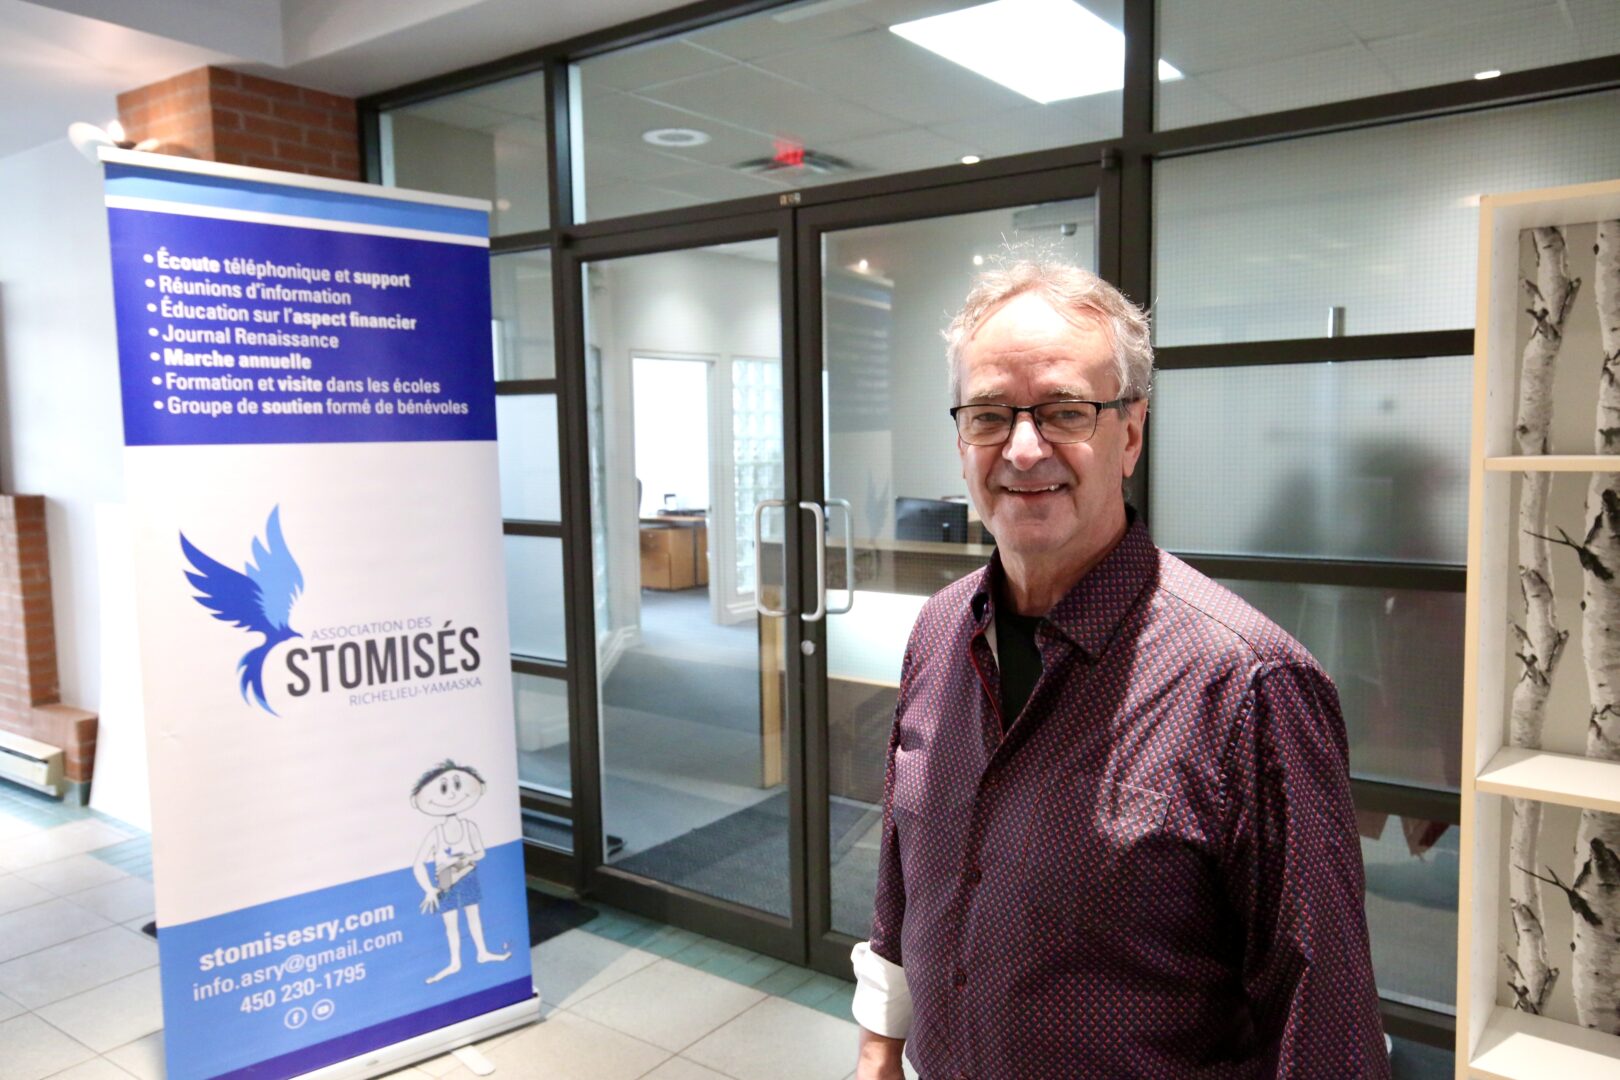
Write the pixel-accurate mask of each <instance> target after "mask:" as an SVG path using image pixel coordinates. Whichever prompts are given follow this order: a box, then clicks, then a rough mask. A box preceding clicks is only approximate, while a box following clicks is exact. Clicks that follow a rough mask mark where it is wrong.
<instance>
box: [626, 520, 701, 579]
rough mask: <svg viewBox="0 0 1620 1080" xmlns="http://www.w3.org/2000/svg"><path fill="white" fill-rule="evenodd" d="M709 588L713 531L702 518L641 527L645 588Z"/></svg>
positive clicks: (645, 522) (645, 523)
mask: <svg viewBox="0 0 1620 1080" xmlns="http://www.w3.org/2000/svg"><path fill="white" fill-rule="evenodd" d="M708 584H709V529H708V525H707V523H706V521H705V520H704V519H703V518H700V517H669V518H648V519H645V520H643V521H642V523H641V587H642V588H643V589H662V590H666V591H673V590H677V589H695V588H699V587H702V586H707V585H708Z"/></svg>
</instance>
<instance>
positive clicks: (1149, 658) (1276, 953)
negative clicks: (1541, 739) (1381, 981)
mask: <svg viewBox="0 0 1620 1080" xmlns="http://www.w3.org/2000/svg"><path fill="white" fill-rule="evenodd" d="M947 338H948V341H949V355H950V361H951V388H952V392H953V396H954V398H955V401H956V402H957V405H956V407H955V408H953V409H952V410H951V415H952V417H953V418H954V420H955V423H956V430H957V448H958V450H959V452H960V454H961V457H962V475H963V477H964V478H965V479H966V480H967V486H968V490H969V492H970V493H971V495H972V497H973V501H974V504H975V505H976V506H977V507H978V509H979V513H980V515H981V516H982V517H983V519H984V521H985V524H986V526H987V527H988V528H989V530H990V532H991V533H992V534H993V535H994V536H995V538H996V545H997V554H996V555H995V557H994V558H992V559H991V561H990V565H989V566H987V567H986V568H985V569H984V570H981V571H979V572H977V573H974V574H971V575H969V576H968V577H966V578H963V579H962V580H961V581H958V582H956V583H955V584H954V585H951V586H950V587H948V588H946V589H945V590H944V591H942V592H940V593H939V594H937V595H936V596H934V597H933V598H932V599H930V600H929V601H928V603H927V605H926V606H925V607H924V608H923V611H922V614H921V615H920V616H919V617H918V619H917V625H916V627H915V629H914V630H913V631H912V635H911V640H910V642H909V644H908V646H907V650H906V655H905V661H904V666H903V670H902V673H901V677H900V698H899V705H898V707H897V709H896V713H895V723H894V730H893V733H892V735H891V737H890V740H889V761H888V772H887V782H886V785H885V796H884V807H883V839H882V853H881V856H880V862H879V869H878V885H877V901H876V913H875V916H874V918H873V923H872V936H871V940H870V941H869V942H862V943H861V944H860V945H859V946H857V947H856V949H855V954H854V962H855V968H856V974H857V979H858V981H859V986H858V989H857V992H856V998H855V1009H854V1011H855V1018H856V1019H857V1020H858V1021H859V1022H860V1024H861V1027H862V1029H863V1030H862V1033H861V1048H860V1060H859V1069H858V1071H857V1074H856V1075H857V1076H858V1077H859V1078H860V1080H886V1078H890V1077H898V1076H900V1075H901V1065H900V1057H901V1053H902V1048H904V1050H905V1052H906V1053H907V1054H908V1056H909V1057H910V1059H911V1061H912V1063H913V1064H914V1065H915V1066H916V1068H917V1070H918V1072H919V1073H920V1074H921V1075H922V1077H923V1078H924V1080H960V1078H968V1077H972V1078H983V1080H1006V1078H1031V1080H1036V1078H1058V1077H1108V1078H1115V1077H1164V1078H1178V1077H1189V1078H1191V1077H1198V1078H1210V1080H1214V1078H1222V1080H1226V1078H1233V1080H1236V1078H1245V1080H1246V1078H1251V1077H1299V1078H1303V1077H1323V1078H1333V1080H1344V1078H1352V1077H1386V1076H1388V1064H1387V1059H1386V1056H1385V1050H1384V1041H1383V1037H1382V1032H1381V1028H1380V1024H1379V1017H1378V1001H1377V994H1376V990H1375V988H1374V986H1373V976H1372V965H1371V963H1370V960H1369V957H1368V948H1367V927H1366V919H1365V915H1364V912H1363V908H1362V868H1361V856H1360V847H1359V843H1358V840H1357V836H1356V827H1355V816H1354V811H1353V809H1352V806H1351V801H1350V788H1349V782H1348V775H1347V765H1346V762H1347V750H1346V744H1345V735H1344V722H1343V719H1342V717H1341V716H1340V713H1339V704H1338V695H1337V693H1336V692H1335V690H1334V688H1333V684H1332V682H1330V681H1329V679H1328V677H1327V675H1326V674H1324V673H1323V671H1322V669H1321V668H1320V667H1319V666H1318V665H1317V663H1316V661H1315V660H1313V659H1312V658H1311V656H1310V654H1309V653H1307V652H1306V651H1305V650H1304V648H1302V647H1301V646H1300V645H1299V644H1298V643H1297V642H1295V641H1294V640H1293V639H1292V638H1290V637H1289V636H1288V635H1287V634H1285V633H1283V632H1282V631H1281V630H1279V629H1278V628H1277V627H1276V626H1275V625H1273V624H1272V623H1271V622H1269V621H1268V620H1266V619H1265V618H1264V617H1263V616H1262V615H1260V614H1259V613H1258V612H1256V611H1255V610H1254V609H1252V608H1250V607H1249V606H1248V605H1246V604H1245V603H1243V601H1241V600H1239V599H1238V598H1237V597H1235V596H1234V595H1232V594H1231V593H1230V592H1228V591H1226V590H1225V589H1223V588H1221V587H1220V586H1218V585H1216V584H1215V583H1214V582H1212V581H1210V580H1209V579H1208V578H1205V577H1203V576H1202V575H1200V574H1198V573H1197V572H1196V571H1194V570H1192V569H1190V568H1189V567H1188V566H1186V565H1185V564H1184V563H1182V562H1180V561H1179V560H1177V559H1175V558H1174V557H1172V556H1170V555H1167V554H1166V553H1165V552H1163V551H1160V550H1159V549H1158V548H1157V547H1155V546H1154V545H1153V541H1152V540H1151V539H1150V538H1149V537H1148V532H1147V529H1146V528H1145V527H1144V526H1143V525H1142V523H1141V522H1140V521H1137V520H1136V519H1135V517H1134V515H1133V513H1132V511H1131V510H1130V509H1128V508H1127V507H1126V505H1125V501H1124V495H1123V484H1124V481H1125V479H1126V478H1127V477H1129V476H1130V475H1131V473H1132V471H1133V470H1134V469H1135V468H1136V464H1137V461H1138V459H1139V458H1140V456H1141V453H1142V430H1143V423H1144V421H1145V419H1146V413H1147V396H1148V390H1149V387H1150V384H1151V379H1152V368H1153V360H1152V349H1151V347H1150V345H1149V343H1148V327H1147V319H1146V317H1145V316H1144V315H1143V313H1142V312H1141V311H1139V310H1138V309H1137V308H1135V307H1134V306H1133V305H1132V304H1131V303H1130V302H1129V301H1128V300H1126V299H1125V298H1124V297H1123V296H1122V295H1120V293H1119V292H1118V291H1116V290H1115V289H1114V288H1112V287H1111V286H1109V285H1108V284H1107V283H1105V282H1103V281H1102V280H1100V279H1099V278H1097V277H1096V276H1095V275H1093V274H1090V273H1088V272H1086V271H1084V270H1078V269H1074V268H1072V267H1064V266H1052V265H1044V264H1037V263H1023V264H1020V265H1017V266H1013V267H1012V268H1010V269H1008V270H1005V271H998V272H995V273H992V274H988V275H986V276H985V277H984V278H982V279H981V280H980V282H979V283H978V285H977V286H976V287H975V288H974V290H973V292H972V293H971V294H970V295H969V296H968V299H967V303H966V306H965V307H964V308H963V310H962V312H961V313H960V314H959V315H958V316H957V317H956V319H955V320H954V321H953V322H952V324H951V327H950V330H949V331H948V333H947Z"/></svg>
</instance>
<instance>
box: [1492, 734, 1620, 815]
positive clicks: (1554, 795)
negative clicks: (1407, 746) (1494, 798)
mask: <svg viewBox="0 0 1620 1080" xmlns="http://www.w3.org/2000/svg"><path fill="white" fill-rule="evenodd" d="M1474 786H1475V788H1476V789H1477V790H1479V791H1485V792H1489V793H1490V794H1492V795H1506V796H1508V797H1510V798H1524V799H1535V800H1537V801H1539V802H1549V803H1557V804H1559V805H1560V806H1574V807H1578V808H1580V809H1582V810H1606V811H1609V812H1610V813H1620V762H1616V761H1603V760H1600V759H1597V758H1588V757H1579V756H1577V755H1575V754H1555V753H1552V752H1551V751H1549V750H1523V749H1520V748H1518V747H1513V746H1505V747H1503V748H1502V749H1501V750H1498V751H1497V752H1496V755H1495V756H1494V757H1492V758H1491V760H1490V762H1489V763H1488V764H1487V765H1486V766H1485V768H1483V769H1481V770H1480V773H1479V778H1478V779H1477V780H1476V781H1475V782H1474Z"/></svg>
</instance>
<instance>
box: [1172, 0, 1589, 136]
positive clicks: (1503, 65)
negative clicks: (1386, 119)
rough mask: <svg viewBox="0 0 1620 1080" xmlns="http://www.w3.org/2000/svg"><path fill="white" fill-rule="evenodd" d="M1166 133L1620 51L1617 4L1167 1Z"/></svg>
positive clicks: (1581, 0)
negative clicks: (1175, 75)
mask: <svg viewBox="0 0 1620 1080" xmlns="http://www.w3.org/2000/svg"><path fill="white" fill-rule="evenodd" d="M1157 30H1158V34H1159V56H1160V58H1161V60H1162V62H1164V63H1168V64H1171V65H1173V66H1174V67H1175V68H1176V69H1177V70H1178V71H1180V72H1181V73H1182V78H1180V79H1174V80H1171V81H1164V82H1161V83H1160V84H1159V100H1158V117H1159V127H1160V128H1176V127H1185V126H1187V125H1189V124H1207V123H1210V122H1212V121H1216V120H1229V119H1232V118H1234V117H1239V116H1255V115H1259V114H1261V113H1269V112H1278V111H1281V110H1283V109H1298V108H1303V107H1305V106H1307V105H1320V104H1323V103H1325V102H1329V101H1344V100H1346V99H1349V98H1359V97H1370V96H1372V95H1374V94H1388V93H1393V92H1395V91H1397V90H1410V89H1414V88H1416V87H1420V86H1435V85H1438V84H1440V83H1450V82H1462V81H1464V80H1467V79H1471V78H1473V77H1474V76H1475V75H1477V74H1480V73H1482V72H1485V71H1499V72H1510V71H1526V70H1529V69H1531V68H1538V67H1546V66H1548V65H1550V64H1563V63H1568V62H1570V61H1572V60H1589V59H1592V58H1594V57H1599V56H1606V55H1609V54H1610V53H1616V52H1620V5H1617V4H1615V3H1614V0H1559V2H1558V3H1556V4H1553V3H1542V2H1523V3H1518V2H1507V3H1501V2H1497V3H1479V2H1478V0H1423V2H1422V3H1376V4H1370V3H1367V2H1366V0H1316V2H1314V3H1309V4H1302V3H1299V0H1223V2H1222V3H1219V4H1215V3H1210V2H1209V0H1160V3H1159V18H1158V24H1157Z"/></svg>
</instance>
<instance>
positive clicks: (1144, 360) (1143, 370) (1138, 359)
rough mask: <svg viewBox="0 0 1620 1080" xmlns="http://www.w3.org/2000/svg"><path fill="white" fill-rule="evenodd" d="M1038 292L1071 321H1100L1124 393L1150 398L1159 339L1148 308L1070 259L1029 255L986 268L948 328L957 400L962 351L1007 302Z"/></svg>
mask: <svg viewBox="0 0 1620 1080" xmlns="http://www.w3.org/2000/svg"><path fill="white" fill-rule="evenodd" d="M1031 292H1032V293H1037V294H1039V295H1041V296H1043V297H1045V298H1046V299H1047V300H1048V301H1049V302H1050V303H1051V304H1052V306H1053V307H1054V308H1055V309H1057V311H1058V312H1060V313H1061V314H1062V315H1064V316H1065V317H1066V318H1069V319H1076V318H1080V319H1091V320H1095V321H1096V322H1097V323H1098V324H1099V325H1100V326H1101V327H1102V329H1103V332H1104V333H1105V334H1107V335H1108V340H1109V341H1110V342H1112V343H1113V346H1114V374H1115V375H1117V376H1118V377H1119V387H1120V391H1119V396H1120V397H1125V398H1145V397H1147V396H1148V394H1150V393H1151V392H1152V390H1153V339H1152V335H1151V334H1150V333H1149V328H1148V315H1147V312H1145V311H1143V310H1142V309H1141V308H1139V307H1137V306H1136V305H1135V304H1133V303H1131V302H1130V301H1129V300H1127V299H1126V298H1125V294H1124V293H1122V292H1120V291H1119V290H1118V289H1116V288H1114V287H1113V286H1112V285H1110V284H1108V282H1106V281H1104V280H1103V279H1102V278H1100V277H1098V276H1097V275H1096V274H1093V273H1092V272H1091V271H1090V270H1082V269H1081V268H1080V267H1078V266H1071V265H1069V264H1067V263H1059V262H1046V261H1042V260H1038V259H1024V260H1020V261H1018V262H1015V263H1011V264H1010V265H1007V266H1004V267H997V268H996V269H994V270H986V271H985V272H984V273H983V274H981V275H979V279H978V280H977V281H976V282H974V285H973V289H972V291H970V292H969V293H968V295H967V300H966V301H964V302H963V304H962V310H961V311H959V312H957V313H956V317H955V318H953V319H952V320H951V325H950V326H949V327H948V328H947V329H946V331H945V357H946V360H947V361H948V362H949V363H950V366H951V401H952V403H954V404H957V405H960V404H961V403H962V396H961V395H962V353H963V351H964V350H965V349H966V348H967V343H968V342H969V341H970V340H972V338H973V335H974V333H975V332H976V331H977V330H978V329H979V327H980V326H981V325H982V324H983V323H984V321H985V320H986V319H988V318H989V317H990V316H991V315H993V314H995V312H996V311H997V310H999V309H1000V308H1001V306H1002V305H1003V304H1005V303H1007V302H1008V301H1009V300H1012V299H1013V298H1014V297H1017V296H1021V295H1023V294H1024V293H1031Z"/></svg>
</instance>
